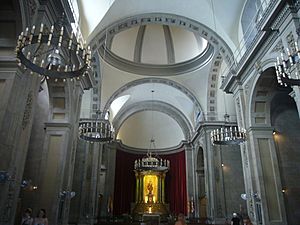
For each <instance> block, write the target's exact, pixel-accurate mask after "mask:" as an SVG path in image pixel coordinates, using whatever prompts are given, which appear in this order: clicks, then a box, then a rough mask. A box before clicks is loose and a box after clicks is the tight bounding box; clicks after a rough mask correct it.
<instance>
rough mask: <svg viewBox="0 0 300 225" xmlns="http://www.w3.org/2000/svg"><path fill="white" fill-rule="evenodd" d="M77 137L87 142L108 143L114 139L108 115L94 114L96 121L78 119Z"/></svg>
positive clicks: (98, 111) (98, 112) (99, 112)
mask: <svg viewBox="0 0 300 225" xmlns="http://www.w3.org/2000/svg"><path fill="white" fill-rule="evenodd" d="M79 137H80V138H81V139H83V140H85V141H89V142H110V141H112V140H113V139H114V138H115V132H114V128H113V126H112V124H111V123H110V121H109V113H108V112H107V113H105V114H103V113H101V111H100V110H97V112H96V119H80V121H79Z"/></svg>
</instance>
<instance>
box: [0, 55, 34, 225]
mask: <svg viewBox="0 0 300 225" xmlns="http://www.w3.org/2000/svg"><path fill="white" fill-rule="evenodd" d="M25 73H27V72H25V71H23V70H22V69H20V68H17V65H16V63H15V61H14V57H12V58H10V59H7V60H5V59H4V61H0V96H1V98H0V155H1V157H0V171H3V173H4V174H6V175H7V179H5V181H3V182H2V183H0V224H1V225H2V224H13V223H14V219H15V213H16V207H17V202H18V201H17V199H18V196H19V191H20V184H21V180H22V176H23V170H24V165H25V160H26V155H27V150H28V149H27V148H28V144H29V138H30V133H31V127H32V120H33V114H34V109H35V103H36V97H37V93H38V88H39V82H40V79H39V78H38V77H37V76H29V74H25Z"/></svg>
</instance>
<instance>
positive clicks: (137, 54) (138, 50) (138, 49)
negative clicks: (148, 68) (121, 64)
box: [133, 25, 146, 63]
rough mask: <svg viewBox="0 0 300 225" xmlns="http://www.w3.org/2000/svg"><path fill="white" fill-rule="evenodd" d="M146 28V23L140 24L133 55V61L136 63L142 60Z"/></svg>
mask: <svg viewBox="0 0 300 225" xmlns="http://www.w3.org/2000/svg"><path fill="white" fill-rule="evenodd" d="M145 30H146V26H145V25H143V26H140V27H139V31H138V34H137V37H136V41H135V46H134V56H133V61H134V62H136V63H140V62H141V57H142V49H143V42H144V35H145Z"/></svg>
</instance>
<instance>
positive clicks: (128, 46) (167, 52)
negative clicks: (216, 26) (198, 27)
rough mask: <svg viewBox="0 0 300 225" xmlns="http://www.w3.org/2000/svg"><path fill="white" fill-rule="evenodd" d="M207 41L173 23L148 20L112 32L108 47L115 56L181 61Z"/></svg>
mask: <svg viewBox="0 0 300 225" xmlns="http://www.w3.org/2000/svg"><path fill="white" fill-rule="evenodd" d="M207 47H208V43H207V41H206V40H205V39H204V38H202V37H200V36H198V35H196V34H195V33H193V32H191V31H188V30H185V29H182V28H180V27H176V26H169V25H161V24H148V25H143V26H136V27H133V28H130V29H128V30H125V31H122V32H120V33H118V34H116V35H115V36H114V37H113V39H112V43H111V46H110V50H111V51H112V52H113V53H114V54H116V55H118V56H119V57H121V58H123V59H126V60H129V61H132V62H135V63H143V64H156V65H167V64H176V63H182V62H185V61H188V60H191V59H193V58H195V57H197V56H199V55H201V54H202V53H203V52H204V51H205V50H206V48H207Z"/></svg>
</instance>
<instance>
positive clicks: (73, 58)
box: [16, 15, 91, 81]
mask: <svg viewBox="0 0 300 225" xmlns="http://www.w3.org/2000/svg"><path fill="white" fill-rule="evenodd" d="M65 25H67V23H66V18H65V16H64V15H63V16H62V17H61V18H59V20H58V22H56V23H55V24H53V25H52V26H51V27H50V28H49V27H47V26H46V25H44V24H43V23H41V24H40V25H39V26H35V25H33V26H32V28H31V29H29V28H28V27H27V28H26V29H25V31H24V32H22V33H21V34H20V35H19V38H18V41H17V46H16V54H17V63H18V65H19V66H24V68H25V69H29V70H30V71H31V72H30V73H31V74H33V73H37V74H39V75H42V76H45V77H46V78H47V79H50V78H53V79H54V80H55V81H59V80H62V81H66V79H67V78H70V79H71V80H73V79H77V80H79V79H80V77H81V76H85V75H86V74H87V73H88V72H89V70H90V62H91V50H90V47H89V46H88V47H87V48H86V46H85V44H82V43H81V42H80V41H79V40H78V38H77V37H76V35H75V33H74V32H73V31H72V32H71V34H70V35H69V32H68V30H67V29H66V26H65Z"/></svg>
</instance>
